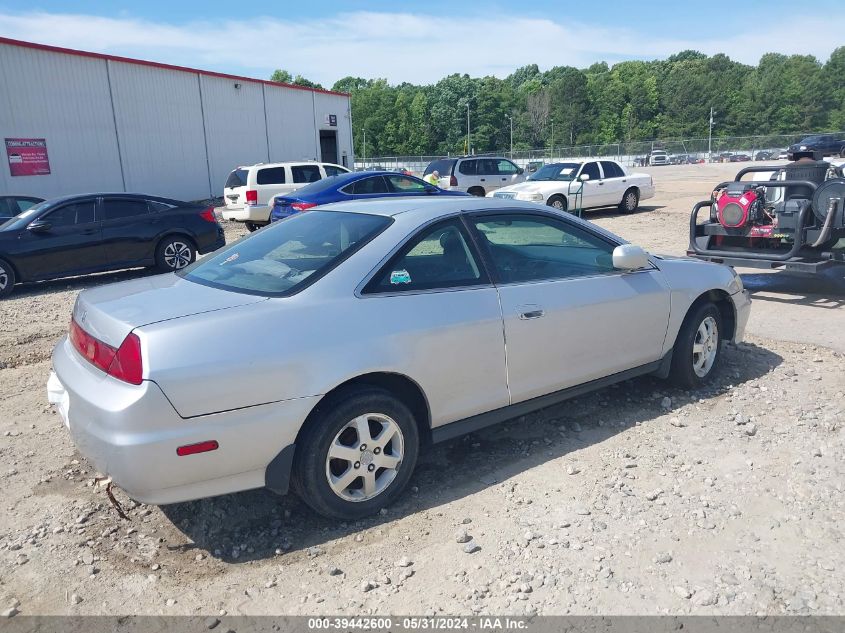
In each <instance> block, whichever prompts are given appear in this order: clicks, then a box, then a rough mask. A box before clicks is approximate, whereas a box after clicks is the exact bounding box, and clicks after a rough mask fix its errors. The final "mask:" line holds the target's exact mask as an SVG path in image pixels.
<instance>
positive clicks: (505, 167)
mask: <svg viewBox="0 0 845 633" xmlns="http://www.w3.org/2000/svg"><path fill="white" fill-rule="evenodd" d="M496 168H497V170H498V173H499V175H501V176H513V175H514V174H515V173H516V172H517V167H516V165H514V164H513V163H512V162H510V161H509V160H500V161H497V162H496Z"/></svg>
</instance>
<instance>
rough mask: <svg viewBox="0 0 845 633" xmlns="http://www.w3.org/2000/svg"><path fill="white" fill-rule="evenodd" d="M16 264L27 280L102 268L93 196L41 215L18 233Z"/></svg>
mask: <svg viewBox="0 0 845 633" xmlns="http://www.w3.org/2000/svg"><path fill="white" fill-rule="evenodd" d="M19 252H20V254H19V256H18V257H17V263H18V265H19V266H20V268H21V271H22V273H23V277H24V278H26V279H46V278H50V277H60V276H62V275H69V274H74V273H82V272H88V271H93V270H97V269H100V268H102V266H103V265H104V263H105V261H106V259H105V254H104V248H103V243H102V236H101V230H100V222H99V221H98V219H97V214H96V198H90V199H83V200H74V201H73V202H68V203H66V204H63V205H61V206H58V207H56V208H54V209H51V210H50V211H48V212H46V213H44V214H43V215H40V216H39V217H38V218H37V219H35V220H33V221H32V222H30V223H29V225H28V226H27V228H26V229H24V230H23V231H22V232H21V245H20V251H19Z"/></svg>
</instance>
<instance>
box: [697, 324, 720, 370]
mask: <svg viewBox="0 0 845 633" xmlns="http://www.w3.org/2000/svg"><path fill="white" fill-rule="evenodd" d="M718 352H719V328H718V326H717V325H716V319H714V318H713V317H712V316H708V317H706V318H705V319H704V320H703V321H702V322H701V325H699V326H698V330H697V331H696V333H695V340H694V341H693V344H692V368H693V371H695V375H696V376H698V377H699V378H704V377H705V376H706V375H707V374H709V373H710V370H711V369H712V368H713V363H714V362H715V361H716V355H717V354H718Z"/></svg>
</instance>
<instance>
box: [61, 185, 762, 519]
mask: <svg viewBox="0 0 845 633" xmlns="http://www.w3.org/2000/svg"><path fill="white" fill-rule="evenodd" d="M749 309H750V301H749V298H748V294H747V292H746V291H745V290H744V289H743V286H742V283H741V281H740V279H739V278H738V277H737V275H736V274H735V273H734V272H733V270H732V269H730V268H727V267H725V266H720V265H717V264H711V263H705V262H700V261H695V260H690V259H684V258H668V257H658V256H650V255H647V254H646V253H645V252H644V251H643V250H642V249H641V248H639V247H637V246H634V245H631V244H627V243H626V242H625V241H624V240H622V239H620V238H618V237H616V236H614V235H612V234H610V233H608V232H607V231H604V230H602V229H601V228H599V227H597V226H595V225H593V224H590V223H589V222H585V221H582V220H579V219H578V218H575V217H573V216H571V215H568V214H566V213H560V212H556V211H554V210H552V209H550V208H547V207H540V206H538V205H534V204H531V203H520V202H517V201H513V200H497V199H476V198H449V199H446V200H444V199H423V200H420V199H394V200H362V201H355V202H346V203H342V204H337V205H327V206H325V207H320V208H319V209H314V210H310V211H307V212H304V213H301V214H299V215H296V216H294V217H292V218H290V219H287V220H285V221H283V222H279V223H276V224H273V225H271V226H268V227H266V228H265V229H262V230H261V231H258V232H256V233H254V234H251V235H250V236H248V237H246V238H244V239H242V240H240V241H238V242H235V243H233V244H231V245H230V246H228V247H226V248H224V249H222V250H220V251H217V252H215V253H214V254H213V255H209V256H207V257H205V258H204V259H202V260H200V261H197V262H195V263H194V264H192V265H191V266H189V267H187V268H185V269H184V270H182V271H180V272H177V273H173V274H167V275H161V276H154V277H144V278H140V279H135V280H131V281H126V282H122V283H117V284H112V285H107V286H102V287H99V288H93V289H90V290H85V291H83V292H81V293H80V294H79V297H78V299H77V301H76V305H75V306H74V309H73V318H72V321H71V325H70V333H69V334H68V336H67V337H65V338H63V339H62V340H61V341H60V342H59V343H58V345H57V346H56V348H55V351H54V352H53V370H54V372H53V373H52V374H51V376H50V379H49V383H48V396H49V399H50V402H52V403H53V404H55V405H56V407H57V408H58V410H59V412H60V413H61V415H62V418H63V419H64V421H65V424H66V425H67V427H68V428H69V430H70V433H71V435H72V437H73V440H74V442H75V443H76V445H77V446H78V448H79V450H80V451H81V452H82V453H83V454H84V455H86V456H87V457H88V458H89V459H90V460H91V461H92V462H93V463H94V465H95V466H96V467H97V468H98V469H99V470H100V471H101V472H103V473H106V474H108V475H109V476H111V477H112V480H113V481H114V482H115V483H116V484H118V485H120V486H121V487H123V489H124V490H125V491H126V492H127V493H128V494H129V495H130V496H131V497H133V498H135V499H137V500H139V501H143V502H148V503H155V504H167V503H174V502H180V501H186V500H190V499H197V498H201V497H208V496H213V495H219V494H224V493H230V492H235V491H240V490H246V489H250V488H260V487H267V488H269V489H271V490H274V491H276V492H279V493H285V492H287V491H288V488H289V486H292V487H293V489H294V490H295V491H297V492H298V493H299V495H300V496H301V497H302V499H303V500H304V501H305V502H306V503H307V504H308V505H310V506H311V507H312V508H313V509H314V510H316V511H317V512H319V513H321V514H324V515H327V516H331V517H338V518H343V519H352V518H356V517H361V516H364V515H368V514H371V513H373V512H375V511H377V510H379V509H380V508H381V507H383V506H385V505H387V504H389V503H391V502H392V501H394V500H395V499H396V497H397V496H398V495H400V494H401V493H402V490H403V488H405V486H406V484H407V483H408V480H409V478H410V477H411V474H412V472H413V470H414V466H415V464H416V461H417V455H418V453H419V450H420V447H421V446H424V445H426V444H429V443H432V442H439V441H443V440H447V439H450V438H454V437H457V436H459V435H461V434H464V433H467V432H470V431H475V430H478V429H480V428H482V427H485V426H487V425H490V424H495V423H498V422H501V421H503V420H506V419H509V418H511V417H514V416H517V415H522V414H524V413H526V412H528V411H530V410H534V409H539V408H541V407H546V406H548V405H551V404H554V403H556V402H559V401H562V400H564V399H566V398H569V397H572V396H575V395H578V394H582V393H585V392H587V391H589V390H592V389H597V388H601V387H604V386H606V385H609V384H611V383H614V382H618V381H621V380H625V379H628V378H632V377H634V376H639V375H644V374H653V375H657V376H660V377H663V378H668V379H670V380H671V381H672V382H674V383H675V384H676V385H680V386H682V387H686V388H694V387H696V386H698V385H700V384H702V383H703V382H704V381H706V380H707V379H709V378H710V377H711V376H712V375H713V373H714V372H715V371H716V368H717V367H718V364H719V354H720V348H721V344H722V343H723V342H724V341H730V340H733V341H738V340H740V339H741V337H742V334H743V331H744V328H745V323H746V321H747V319H748V314H749Z"/></svg>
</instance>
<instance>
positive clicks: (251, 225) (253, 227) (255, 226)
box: [244, 222, 261, 233]
mask: <svg viewBox="0 0 845 633" xmlns="http://www.w3.org/2000/svg"><path fill="white" fill-rule="evenodd" d="M244 225H245V226H246V230H247V231H249V232H250V233H254V232H255V231H257V230H258V229H260V228H261V225H260V224H256V223H255V222H244Z"/></svg>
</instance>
